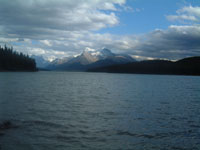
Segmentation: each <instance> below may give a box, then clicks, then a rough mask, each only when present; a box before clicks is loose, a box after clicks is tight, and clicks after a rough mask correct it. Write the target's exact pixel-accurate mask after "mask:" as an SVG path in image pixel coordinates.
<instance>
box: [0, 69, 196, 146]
mask: <svg viewBox="0 0 200 150" xmlns="http://www.w3.org/2000/svg"><path fill="white" fill-rule="evenodd" d="M5 120H9V121H11V122H12V124H13V125H12V126H13V127H11V128H9V129H0V150H68V149H69V150H70V149H89V150H96V149H99V150H127V149H130V150H199V149H200V77H192V76H159V75H131V74H104V73H68V72H36V73H0V123H1V122H3V121H5Z"/></svg>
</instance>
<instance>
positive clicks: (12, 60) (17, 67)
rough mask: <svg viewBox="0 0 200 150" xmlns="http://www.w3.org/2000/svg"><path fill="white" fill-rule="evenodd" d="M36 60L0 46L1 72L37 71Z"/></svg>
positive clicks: (10, 48)
mask: <svg viewBox="0 0 200 150" xmlns="http://www.w3.org/2000/svg"><path fill="white" fill-rule="evenodd" d="M36 70H37V68H36V63H35V60H34V59H32V58H30V57H29V56H28V55H24V54H23V53H18V52H16V51H13V48H12V47H7V46H6V45H5V46H4V47H2V46H1V45H0V71H36Z"/></svg>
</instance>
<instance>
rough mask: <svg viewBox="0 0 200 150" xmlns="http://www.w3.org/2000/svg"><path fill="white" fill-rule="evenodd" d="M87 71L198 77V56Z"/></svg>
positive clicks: (199, 66) (199, 73) (199, 65)
mask: <svg viewBox="0 0 200 150" xmlns="http://www.w3.org/2000/svg"><path fill="white" fill-rule="evenodd" d="M88 71H89V72H108V73H133V74H174V75H200V56H196V57H189V58H184V59H181V60H178V61H175V62H173V61H169V60H148V61H140V62H132V63H127V64H118V65H111V66H104V67H97V68H92V69H89V70H88Z"/></svg>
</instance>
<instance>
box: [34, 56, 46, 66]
mask: <svg viewBox="0 0 200 150" xmlns="http://www.w3.org/2000/svg"><path fill="white" fill-rule="evenodd" d="M31 58H33V59H35V62H36V66H37V67H38V68H45V67H47V66H48V65H49V61H47V60H45V59H44V58H43V57H42V56H37V55H32V56H31Z"/></svg>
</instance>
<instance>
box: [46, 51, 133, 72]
mask: <svg viewBox="0 0 200 150" xmlns="http://www.w3.org/2000/svg"><path fill="white" fill-rule="evenodd" d="M134 61H135V59H133V58H132V57H131V56H129V55H127V54H115V53H112V52H111V50H109V49H106V48H104V49H102V50H84V51H83V52H82V53H81V54H80V55H78V56H76V57H73V56H70V57H65V58H63V59H58V60H54V61H53V62H51V63H50V64H49V65H48V66H47V67H46V68H47V69H49V70H65V71H86V70H88V69H91V68H95V67H103V66H108V65H113V64H124V63H128V62H134Z"/></svg>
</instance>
